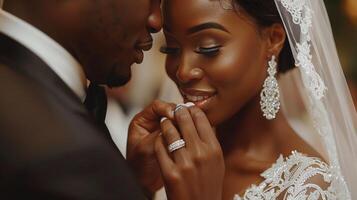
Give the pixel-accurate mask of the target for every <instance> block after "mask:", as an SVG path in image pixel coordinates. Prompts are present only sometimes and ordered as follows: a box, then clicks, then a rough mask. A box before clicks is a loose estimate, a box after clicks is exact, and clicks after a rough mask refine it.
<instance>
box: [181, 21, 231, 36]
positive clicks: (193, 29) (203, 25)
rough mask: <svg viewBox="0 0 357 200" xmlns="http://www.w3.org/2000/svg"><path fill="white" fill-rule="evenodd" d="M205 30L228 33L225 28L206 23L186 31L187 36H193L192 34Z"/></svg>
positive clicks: (213, 23)
mask: <svg viewBox="0 0 357 200" xmlns="http://www.w3.org/2000/svg"><path fill="white" fill-rule="evenodd" d="M205 29H218V30H221V31H224V32H227V33H229V31H228V30H227V29H226V28H224V27H223V26H222V25H220V24H217V23H215V22H207V23H203V24H199V25H196V26H193V27H191V28H189V29H188V30H187V34H188V35H190V34H193V33H196V32H199V31H203V30H205Z"/></svg>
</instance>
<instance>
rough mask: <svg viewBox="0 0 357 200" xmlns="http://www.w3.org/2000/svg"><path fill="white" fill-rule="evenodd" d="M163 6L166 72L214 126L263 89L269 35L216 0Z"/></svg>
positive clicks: (185, 0)
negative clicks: (266, 35) (265, 34)
mask: <svg viewBox="0 0 357 200" xmlns="http://www.w3.org/2000/svg"><path fill="white" fill-rule="evenodd" d="M163 8H164V33H165V37H166V42H167V44H166V46H164V47H162V49H161V51H162V52H164V53H167V54H168V55H167V60H166V70H167V73H168V75H169V76H170V78H171V79H172V80H173V81H174V82H175V83H176V84H177V86H178V87H179V89H180V91H181V94H182V95H183V97H184V100H185V101H186V102H194V103H195V104H196V105H197V106H199V107H200V108H202V109H203V110H204V111H205V112H206V114H207V116H208V118H209V120H210V121H211V123H212V124H213V125H217V124H219V123H221V122H223V121H225V120H227V119H229V118H231V117H232V116H233V115H235V114H236V113H238V112H239V111H240V110H241V109H242V108H243V107H244V106H245V105H247V104H248V103H249V102H250V101H251V100H252V99H253V98H255V97H256V96H257V95H258V94H259V92H260V90H261V88H262V85H263V82H264V79H265V77H266V69H267V67H266V66H267V62H268V58H269V56H271V54H270V55H269V54H268V46H269V42H268V41H269V40H268V38H267V37H265V36H264V32H263V31H262V30H260V29H259V28H258V27H257V26H256V25H255V23H254V22H253V20H251V19H250V18H249V16H247V15H244V14H243V13H242V14H239V15H238V14H237V13H236V12H235V11H234V10H232V9H225V8H223V7H222V5H221V4H220V2H219V1H212V0H167V1H164V7H163Z"/></svg>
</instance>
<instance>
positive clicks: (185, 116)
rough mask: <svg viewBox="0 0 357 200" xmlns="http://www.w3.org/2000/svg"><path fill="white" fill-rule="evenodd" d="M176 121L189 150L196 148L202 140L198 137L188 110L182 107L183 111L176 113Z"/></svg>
mask: <svg viewBox="0 0 357 200" xmlns="http://www.w3.org/2000/svg"><path fill="white" fill-rule="evenodd" d="M175 119H176V123H177V125H178V127H179V129H180V133H181V135H182V137H183V138H184V139H185V141H186V145H187V148H188V149H191V148H196V147H197V146H198V144H199V142H200V138H199V136H198V135H197V131H196V127H195V124H194V123H193V120H192V117H191V114H190V111H189V110H188V108H186V107H181V109H179V110H177V111H176V112H175Z"/></svg>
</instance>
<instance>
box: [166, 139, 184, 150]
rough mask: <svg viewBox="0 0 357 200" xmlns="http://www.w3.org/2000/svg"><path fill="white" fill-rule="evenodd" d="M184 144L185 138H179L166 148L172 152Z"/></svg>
mask: <svg viewBox="0 0 357 200" xmlns="http://www.w3.org/2000/svg"><path fill="white" fill-rule="evenodd" d="M185 146H186V142H185V140H183V139H179V140H176V141H175V142H173V143H171V144H170V145H169V146H168V147H167V149H168V150H169V152H170V153H172V152H174V151H176V150H178V149H181V148H183V147H185Z"/></svg>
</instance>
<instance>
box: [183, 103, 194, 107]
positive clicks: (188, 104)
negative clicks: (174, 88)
mask: <svg viewBox="0 0 357 200" xmlns="http://www.w3.org/2000/svg"><path fill="white" fill-rule="evenodd" d="M185 106H186V107H187V108H190V107H192V106H195V104H194V103H192V102H187V103H186V104H185Z"/></svg>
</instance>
